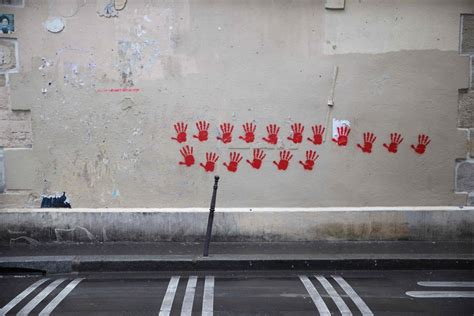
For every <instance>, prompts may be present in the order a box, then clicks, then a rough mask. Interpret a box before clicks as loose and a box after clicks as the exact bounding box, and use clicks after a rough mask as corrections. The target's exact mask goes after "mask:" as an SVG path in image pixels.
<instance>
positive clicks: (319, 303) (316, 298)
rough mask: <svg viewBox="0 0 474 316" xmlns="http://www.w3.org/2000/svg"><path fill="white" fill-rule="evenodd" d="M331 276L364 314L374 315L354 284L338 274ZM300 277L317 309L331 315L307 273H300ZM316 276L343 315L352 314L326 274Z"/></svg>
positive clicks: (366, 315)
mask: <svg viewBox="0 0 474 316" xmlns="http://www.w3.org/2000/svg"><path fill="white" fill-rule="evenodd" d="M331 277H332V278H333V279H334V280H335V281H336V282H337V283H338V284H339V286H340V287H341V288H342V289H343V290H344V292H345V293H346V294H347V296H349V298H350V299H351V300H352V301H353V302H354V304H355V305H356V306H357V308H358V309H359V311H360V312H361V313H362V315H363V316H373V315H374V314H373V313H372V311H371V310H370V308H369V307H368V306H367V304H365V302H364V301H363V300H362V298H361V297H360V296H359V295H358V294H357V292H356V291H355V290H354V289H353V288H352V286H350V285H349V283H347V281H346V280H344V279H343V278H342V277H340V276H336V275H333V276H331ZM299 278H300V280H301V282H302V283H303V285H304V287H305V288H306V291H307V292H308V294H309V295H310V297H311V299H312V300H313V302H314V304H315V305H316V309H317V310H318V312H319V314H320V315H324V316H326V315H331V312H330V311H329V308H328V306H327V305H326V303H325V302H324V299H323V298H322V297H321V295H320V294H319V292H318V290H317V289H316V287H315V286H314V284H313V283H312V282H311V280H310V279H309V278H308V277H307V276H305V275H300V276H299ZM315 278H316V280H318V281H319V283H320V284H321V285H322V286H323V288H324V290H325V291H326V293H327V294H328V295H329V297H330V298H331V299H332V300H333V302H334V303H335V304H336V306H337V308H338V310H339V312H340V314H341V315H343V316H351V315H352V312H351V311H350V309H349V307H348V306H347V304H346V303H345V302H344V300H343V299H342V297H341V296H340V295H339V293H338V292H337V291H336V289H335V288H334V287H333V286H332V285H331V283H330V282H329V281H328V280H327V279H326V278H325V277H324V276H321V275H316V276H315Z"/></svg>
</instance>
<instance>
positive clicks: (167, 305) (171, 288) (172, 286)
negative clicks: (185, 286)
mask: <svg viewBox="0 0 474 316" xmlns="http://www.w3.org/2000/svg"><path fill="white" fill-rule="evenodd" d="M178 283H179V276H173V277H171V279H170V283H169V284H168V288H167V289H166V294H165V297H164V298H163V302H162V303H161V308H160V314H159V315H160V316H168V315H169V314H170V312H171V306H172V305H173V300H174V296H175V295H176V290H177V289H178Z"/></svg>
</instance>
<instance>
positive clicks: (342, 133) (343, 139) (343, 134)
mask: <svg viewBox="0 0 474 316" xmlns="http://www.w3.org/2000/svg"><path fill="white" fill-rule="evenodd" d="M350 132H351V128H350V127H349V126H347V125H344V126H339V127H338V128H337V139H335V138H333V139H332V141H333V142H335V143H336V144H337V145H338V146H346V145H347V141H348V140H349V133H350Z"/></svg>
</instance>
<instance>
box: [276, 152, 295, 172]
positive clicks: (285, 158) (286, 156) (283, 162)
mask: <svg viewBox="0 0 474 316" xmlns="http://www.w3.org/2000/svg"><path fill="white" fill-rule="evenodd" d="M291 158H293V155H292V154H291V153H290V151H289V150H282V151H280V161H279V162H278V163H277V162H276V161H273V163H274V164H275V165H276V166H277V168H278V170H286V169H287V168H288V164H289V162H290V160H291Z"/></svg>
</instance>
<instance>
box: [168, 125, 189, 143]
mask: <svg viewBox="0 0 474 316" xmlns="http://www.w3.org/2000/svg"><path fill="white" fill-rule="evenodd" d="M187 129H188V124H184V122H178V123H176V124H174V130H175V131H176V133H177V134H178V135H177V136H176V137H171V139H174V140H176V141H178V143H184V142H185V141H186V130H187Z"/></svg>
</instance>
